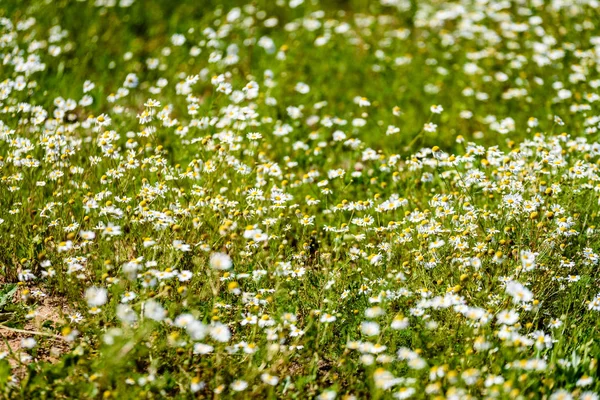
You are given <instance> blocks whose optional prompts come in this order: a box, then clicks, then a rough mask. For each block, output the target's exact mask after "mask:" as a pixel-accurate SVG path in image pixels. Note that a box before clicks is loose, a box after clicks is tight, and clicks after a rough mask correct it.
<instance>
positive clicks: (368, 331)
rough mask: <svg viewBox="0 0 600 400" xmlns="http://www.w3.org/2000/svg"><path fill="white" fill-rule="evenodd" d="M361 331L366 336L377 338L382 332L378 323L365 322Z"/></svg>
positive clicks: (361, 326)
mask: <svg viewBox="0 0 600 400" xmlns="http://www.w3.org/2000/svg"><path fill="white" fill-rule="evenodd" d="M360 331H361V332H362V334H363V335H365V336H377V335H379V332H380V329H379V324H378V323H377V322H370V321H365V322H363V323H362V324H361V325H360Z"/></svg>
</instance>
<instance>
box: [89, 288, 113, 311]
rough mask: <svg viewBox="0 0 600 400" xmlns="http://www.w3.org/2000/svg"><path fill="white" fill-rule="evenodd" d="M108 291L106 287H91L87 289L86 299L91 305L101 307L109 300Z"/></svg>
mask: <svg viewBox="0 0 600 400" xmlns="http://www.w3.org/2000/svg"><path fill="white" fill-rule="evenodd" d="M107 293H108V292H107V291H106V289H104V288H99V287H95V286H92V287H89V288H87V289H86V291H85V295H84V296H85V300H86V301H87V303H88V306H90V307H100V306H103V305H104V304H106V302H107V301H108V294H107Z"/></svg>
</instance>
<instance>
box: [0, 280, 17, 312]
mask: <svg viewBox="0 0 600 400" xmlns="http://www.w3.org/2000/svg"><path fill="white" fill-rule="evenodd" d="M16 291H17V285H16V284H15V283H9V284H7V285H3V286H2V288H1V289H0V310H2V309H3V308H4V306H5V305H6V304H7V303H8V302H9V300H11V299H12V297H13V295H14V294H15V292H16Z"/></svg>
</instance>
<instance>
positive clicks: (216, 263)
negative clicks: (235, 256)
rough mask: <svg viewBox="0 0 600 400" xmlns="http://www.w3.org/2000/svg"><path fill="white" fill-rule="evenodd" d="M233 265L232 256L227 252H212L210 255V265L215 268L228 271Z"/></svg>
mask: <svg viewBox="0 0 600 400" xmlns="http://www.w3.org/2000/svg"><path fill="white" fill-rule="evenodd" d="M232 265H233V263H232V262H231V257H229V255H227V254H225V253H212V254H211V255H210V266H211V268H213V269H217V270H220V271H226V270H228V269H230V268H231V266H232Z"/></svg>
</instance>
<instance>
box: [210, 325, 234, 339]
mask: <svg viewBox="0 0 600 400" xmlns="http://www.w3.org/2000/svg"><path fill="white" fill-rule="evenodd" d="M210 337H211V338H213V339H214V340H216V341H217V342H223V343H225V342H228V341H229V339H231V331H230V330H229V327H228V326H227V325H225V324H222V323H220V322H217V323H215V324H214V325H212V326H211V327H210Z"/></svg>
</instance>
